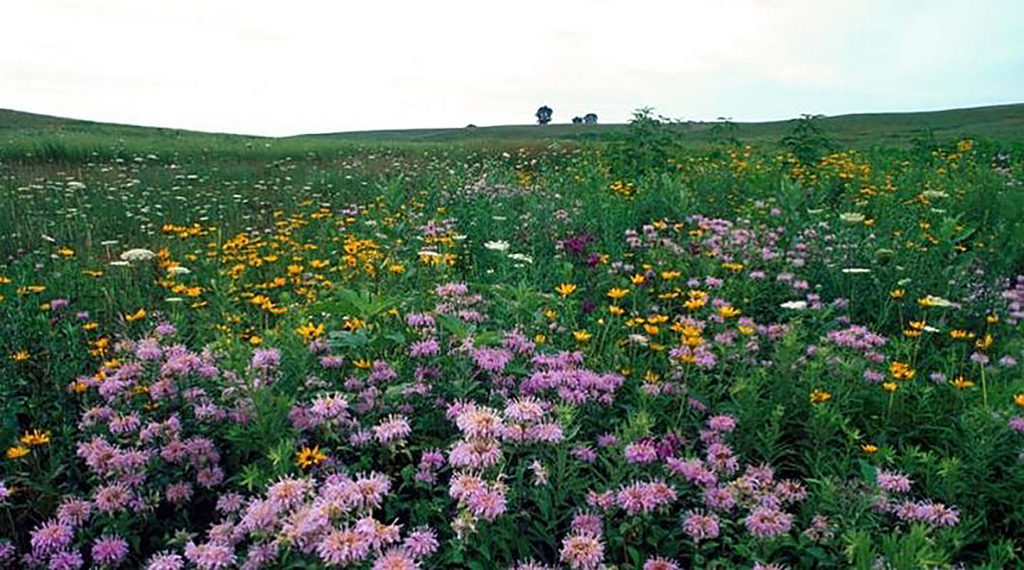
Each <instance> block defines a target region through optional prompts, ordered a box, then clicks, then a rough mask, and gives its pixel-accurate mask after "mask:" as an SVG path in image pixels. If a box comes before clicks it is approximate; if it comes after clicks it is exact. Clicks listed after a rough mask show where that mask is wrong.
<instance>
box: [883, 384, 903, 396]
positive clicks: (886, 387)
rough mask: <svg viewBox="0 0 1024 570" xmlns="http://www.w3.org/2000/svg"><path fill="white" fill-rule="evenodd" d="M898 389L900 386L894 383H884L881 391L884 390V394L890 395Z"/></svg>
mask: <svg viewBox="0 0 1024 570" xmlns="http://www.w3.org/2000/svg"><path fill="white" fill-rule="evenodd" d="M899 387H900V385H899V384H897V383H895V382H884V383H883V384H882V389H883V390H885V391H886V392H888V393H890V394H892V393H893V392H895V391H896V390H897V389H898V388H899Z"/></svg>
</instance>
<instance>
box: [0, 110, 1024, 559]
mask: <svg viewBox="0 0 1024 570" xmlns="http://www.w3.org/2000/svg"><path fill="white" fill-rule="evenodd" d="M829 125H830V123H827V122H822V121H820V120H818V119H815V118H812V117H806V118H804V119H803V120H801V121H795V122H793V123H790V124H789V125H788V126H787V130H786V132H785V133H780V134H779V136H777V137H776V138H775V139H773V140H772V141H770V142H763V143H758V144H753V145H750V144H747V143H748V142H749V141H747V140H745V135H744V127H743V126H742V125H740V126H737V125H731V124H729V123H719V124H716V125H713V127H714V129H710V130H709V131H708V132H707V133H706V135H702V136H704V137H705V138H704V139H703V142H702V143H701V144H695V143H694V142H693V141H692V140H689V139H688V138H687V135H686V130H685V129H681V128H679V127H678V126H676V125H672V124H669V123H666V122H665V121H663V120H660V119H659V118H657V117H656V116H654V115H653V114H652V113H650V112H646V111H640V112H638V113H637V115H636V117H635V118H634V120H633V121H632V123H631V124H630V125H628V126H625V127H618V128H617V130H615V131H612V135H613V136H609V137H607V140H604V141H602V142H593V143H582V142H579V141H575V142H574V141H556V140H547V141H544V140H534V141H530V142H521V141H516V140H514V139H506V140H504V141H501V142H479V141H478V142H474V143H468V144H446V145H441V144H411V143H404V144H384V143H376V144H373V145H369V144H367V143H358V142H351V141H349V142H339V141H338V140H335V139H332V138H330V137H322V138H317V137H312V138H301V139H259V138H249V137H230V136H227V135H201V134H189V133H180V132H164V131H147V130H145V129H138V130H132V133H133V134H131V135H126V134H125V132H126V131H122V130H118V129H121V128H120V127H117V128H115V127H96V129H95V130H94V131H93V132H92V133H91V134H90V131H89V127H88V126H83V127H76V128H75V129H77V130H73V131H70V132H69V131H66V130H65V131H61V130H60V129H56V128H55V129H50V130H48V129H47V127H46V126H45V125H43V126H39V125H38V124H37V125H36V126H34V127H32V128H28V127H25V126H24V125H23V126H22V127H19V128H11V129H10V130H9V131H8V132H9V133H10V134H9V136H6V135H5V136H0V355H2V359H0V378H2V380H0V406H2V408H0V439H2V441H3V442H4V444H5V446H6V447H5V457H4V458H2V459H0V536H2V537H7V538H6V539H0V567H2V566H3V565H4V564H7V565H8V566H11V567H32V568H34V567H42V568H76V567H81V566H83V565H91V566H94V567H109V568H113V567H122V568H134V567H149V568H153V569H157V570H160V569H169V568H186V567H188V568H193V567H194V568H204V569H206V568H228V567H244V568H261V567H266V568H316V567H322V566H345V567H353V568H373V569H375V570H379V569H406V568H420V567H422V568H472V569H491V568H518V569H521V570H528V569H540V568H556V567H557V568H572V569H595V568H599V567H601V565H602V564H603V565H605V567H608V568H612V567H614V568H643V569H644V570H658V569H671V568H690V567H695V568H751V567H756V568H782V567H789V568H815V567H820V568H833V567H856V568H865V569H870V568H924V567H928V568H931V567H937V568H945V567H953V566H961V567H988V568H1003V567H1019V566H1020V565H1021V564H1024V554H1022V552H1021V549H1022V548H1024V536H1022V533H1021V530H1020V529H1022V528H1024V509H1022V507H1021V496H1022V493H1024V454H1022V452H1024V374H1022V372H1021V367H1020V365H1018V362H1019V361H1020V360H1021V359H1022V358H1024V335H1022V331H1021V328H1020V327H1021V324H1020V323H1021V320H1022V319H1024V276H1022V274H1024V178H1022V176H1021V173H1022V169H1024V162H1022V161H1021V156H1022V154H1021V153H1022V151H1024V146H1022V144H1021V143H1020V142H1017V141H1014V140H1013V139H1012V137H1005V136H1000V137H998V138H973V139H964V138H957V139H944V138H942V137H941V136H939V137H936V136H928V135H927V134H925V133H924V132H921V133H919V134H918V135H917V136H915V137H914V138H913V140H909V139H908V140H904V141H902V143H901V144H900V145H898V146H885V145H883V144H881V143H882V142H883V141H873V142H877V143H878V144H860V145H853V146H851V145H850V144H849V143H844V142H843V141H844V140H846V139H844V138H843V137H836V136H835V135H836V133H835V132H832V131H830V126H829ZM65 127H66V125H64V127H61V128H62V129H63V128H65ZM535 128H537V129H541V128H552V127H535ZM578 128H595V129H596V128H599V126H593V127H591V126H580V127H578ZM104 129H113V131H116V132H118V133H120V134H119V135H113V134H111V132H107V131H105V130H104ZM3 132H4V131H0V135H2V133H3ZM783 135H784V136H783Z"/></svg>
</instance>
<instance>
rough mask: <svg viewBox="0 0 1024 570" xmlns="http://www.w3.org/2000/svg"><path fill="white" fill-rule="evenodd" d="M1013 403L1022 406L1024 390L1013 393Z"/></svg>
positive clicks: (1023, 404) (1023, 403)
mask: <svg viewBox="0 0 1024 570" xmlns="http://www.w3.org/2000/svg"><path fill="white" fill-rule="evenodd" d="M1013 403H1014V404H1016V405H1017V407H1020V408H1024V392H1017V393H1016V394H1014V395H1013Z"/></svg>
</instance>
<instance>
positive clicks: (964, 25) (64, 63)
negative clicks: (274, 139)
mask: <svg viewBox="0 0 1024 570" xmlns="http://www.w3.org/2000/svg"><path fill="white" fill-rule="evenodd" d="M2 4H3V6H2V12H3V16H2V17H3V22H4V26H3V30H2V32H0V108H7V109H15V110H20V111H31V112H37V113H44V114H50V115H58V116H64V117H73V118H79V119H89V120H95V121H107V122H117V123H128V124H138V125H149V126H161V127H174V128H186V129H195V130H204V131H216V132H230V133H243V134H258V135H274V136H279V135H293V134H300V133H316V132H337V131H352V130H371V129H391V128H399V129H400V128H429V127H463V126H465V125H466V124H469V123H473V124H476V125H480V126H483V125H500V124H525V123H531V122H533V121H534V113H535V112H536V110H537V108H538V107H539V106H541V105H548V106H549V107H551V108H552V109H553V110H554V118H553V122H556V123H565V122H569V121H570V120H571V119H572V117H573V116H576V115H579V116H582V115H584V114H586V113H589V112H593V113H597V115H598V117H599V119H600V121H601V122H624V121H626V120H628V119H629V117H630V116H631V113H632V111H633V110H635V109H637V108H640V107H647V106H649V107H654V108H655V111H656V112H657V113H659V114H661V115H665V116H668V117H673V118H677V119H682V120H714V119H716V118H718V117H730V118H732V119H733V120H735V121H760V120H774V119H788V118H792V117H795V116H798V115H800V114H801V113H821V114H826V115H836V114H844V113H854V112H885V111H915V110H934V109H945V108H956V107H970V106H981V105H990V104H999V103H1015V102H1024V0H971V1H967V0H927V1H926V0H856V1H850V0H706V1H705V0H670V1H661V2H655V1H644V0H631V1H620V0H544V1H535V0H518V1H516V2H488V1H481V0H473V1H462V0H431V1H423V0H417V1H394V0H373V1H360V2H354V1H350V0H329V1H312V0H308V1H307V0H289V1H284V0H275V1H271V2H262V1H260V0H239V1H236V0H126V1H120V0H109V1H99V0H2Z"/></svg>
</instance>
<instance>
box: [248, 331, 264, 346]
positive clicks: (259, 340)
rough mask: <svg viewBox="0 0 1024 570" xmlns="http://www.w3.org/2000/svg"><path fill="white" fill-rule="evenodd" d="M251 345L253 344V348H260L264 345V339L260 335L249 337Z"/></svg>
mask: <svg viewBox="0 0 1024 570" xmlns="http://www.w3.org/2000/svg"><path fill="white" fill-rule="evenodd" d="M249 344H251V345H253V346H259V345H261V344H263V337H261V336H260V335H258V334H254V335H252V336H250V337H249Z"/></svg>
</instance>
